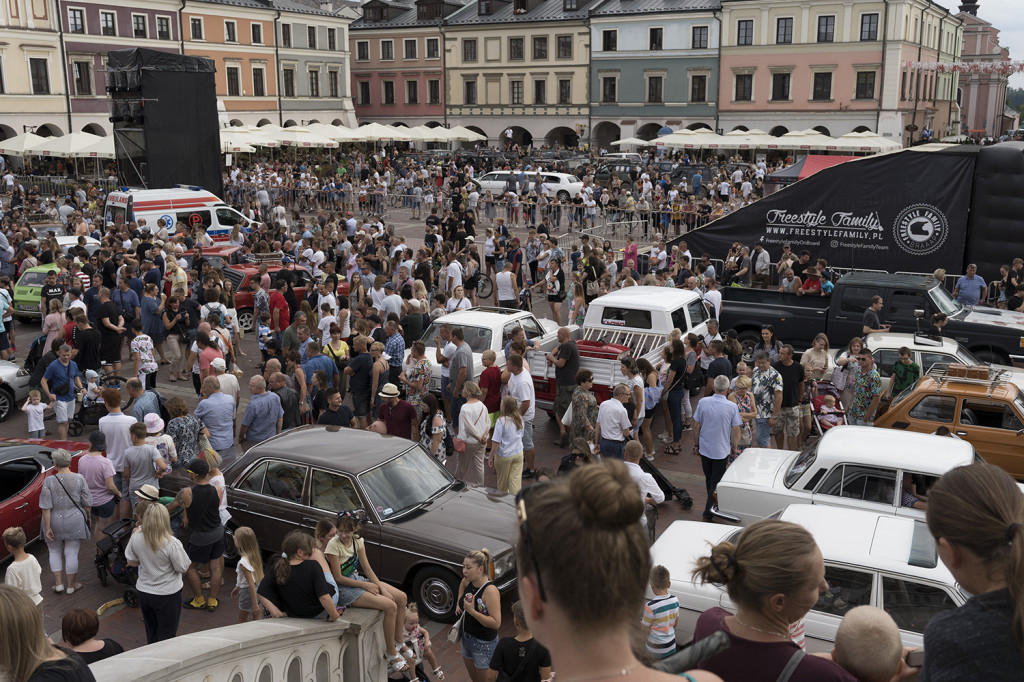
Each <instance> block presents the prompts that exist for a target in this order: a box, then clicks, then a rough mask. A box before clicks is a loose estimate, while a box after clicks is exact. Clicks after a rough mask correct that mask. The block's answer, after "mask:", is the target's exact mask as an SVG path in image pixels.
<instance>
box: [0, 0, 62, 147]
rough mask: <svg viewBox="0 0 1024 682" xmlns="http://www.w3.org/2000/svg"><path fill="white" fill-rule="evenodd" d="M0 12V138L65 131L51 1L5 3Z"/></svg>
mask: <svg viewBox="0 0 1024 682" xmlns="http://www.w3.org/2000/svg"><path fill="white" fill-rule="evenodd" d="M0 7H2V9H0V135H2V136H3V137H5V138H6V137H11V136H13V135H20V134H22V133H24V132H30V131H32V130H35V131H36V132H38V133H41V134H44V135H45V134H61V133H63V132H67V130H68V126H69V121H68V114H67V112H68V106H67V100H66V93H67V90H66V81H65V79H64V77H63V74H62V71H61V56H60V54H61V53H60V39H59V34H58V28H59V26H58V22H59V20H60V18H59V16H58V15H57V14H56V12H55V10H54V5H53V2H51V1H50V0H7V1H5V2H4V3H3V4H2V6H0Z"/></svg>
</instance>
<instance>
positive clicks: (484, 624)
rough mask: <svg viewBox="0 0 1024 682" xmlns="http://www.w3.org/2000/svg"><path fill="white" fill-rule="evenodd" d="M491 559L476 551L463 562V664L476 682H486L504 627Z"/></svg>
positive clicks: (484, 552)
mask: <svg viewBox="0 0 1024 682" xmlns="http://www.w3.org/2000/svg"><path fill="white" fill-rule="evenodd" d="M490 565H491V555H490V553H488V551H487V550H486V549H484V550H474V551H472V552H470V553H469V554H467V555H466V558H465V559H463V561H462V576H463V578H462V582H461V583H460V584H459V604H458V606H457V607H456V613H457V614H462V660H463V662H464V663H465V664H466V670H467V671H468V672H469V678H470V679H471V680H473V682H484V680H485V679H486V674H487V673H486V671H487V669H488V668H489V667H490V662H491V656H492V655H493V654H494V649H495V647H497V645H498V629H499V628H500V627H501V594H500V593H499V592H498V588H497V587H495V586H494V583H492V582H491V581H490V579H489V568H490Z"/></svg>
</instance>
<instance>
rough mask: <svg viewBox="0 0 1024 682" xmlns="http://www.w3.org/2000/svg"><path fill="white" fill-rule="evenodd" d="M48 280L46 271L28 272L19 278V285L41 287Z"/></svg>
mask: <svg viewBox="0 0 1024 682" xmlns="http://www.w3.org/2000/svg"><path fill="white" fill-rule="evenodd" d="M45 281H46V271H43V270H38V271H36V272H26V273H25V274H24V275H22V276H21V279H19V280H18V286H19V287H41V286H43V282H45Z"/></svg>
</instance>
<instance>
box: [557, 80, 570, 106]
mask: <svg viewBox="0 0 1024 682" xmlns="http://www.w3.org/2000/svg"><path fill="white" fill-rule="evenodd" d="M558 103H559V104H572V81H571V80H569V79H568V78H562V79H560V80H559V81H558Z"/></svg>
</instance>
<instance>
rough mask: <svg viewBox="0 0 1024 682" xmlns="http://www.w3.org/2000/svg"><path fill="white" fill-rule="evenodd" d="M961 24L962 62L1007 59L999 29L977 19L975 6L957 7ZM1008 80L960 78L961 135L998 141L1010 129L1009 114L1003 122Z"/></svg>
mask: <svg viewBox="0 0 1024 682" xmlns="http://www.w3.org/2000/svg"><path fill="white" fill-rule="evenodd" d="M959 16H960V18H961V19H962V20H963V22H964V46H963V61H964V62H966V63H968V64H979V65H980V64H989V63H992V62H997V61H1005V60H1008V59H1009V58H1010V51H1009V50H1008V49H1006V48H1005V47H1003V46H1002V45H1000V44H999V29H997V28H995V27H994V26H993V25H992V24H990V23H989V22H987V21H985V20H984V19H982V18H981V17H979V16H978V3H971V2H968V3H964V4H963V5H960V15H959ZM1008 85H1009V77H1008V76H1006V75H1004V74H1000V73H965V74H960V94H959V98H958V99H959V102H960V109H961V116H962V117H963V133H964V134H966V135H970V136H971V137H998V136H999V135H1001V134H1002V133H1003V132H1005V131H1006V130H1010V129H1011V126H1012V125H1013V116H1012V114H1011V115H1010V116H1009V117H1005V118H1004V113H1005V105H1006V88H1007V87H1008Z"/></svg>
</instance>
